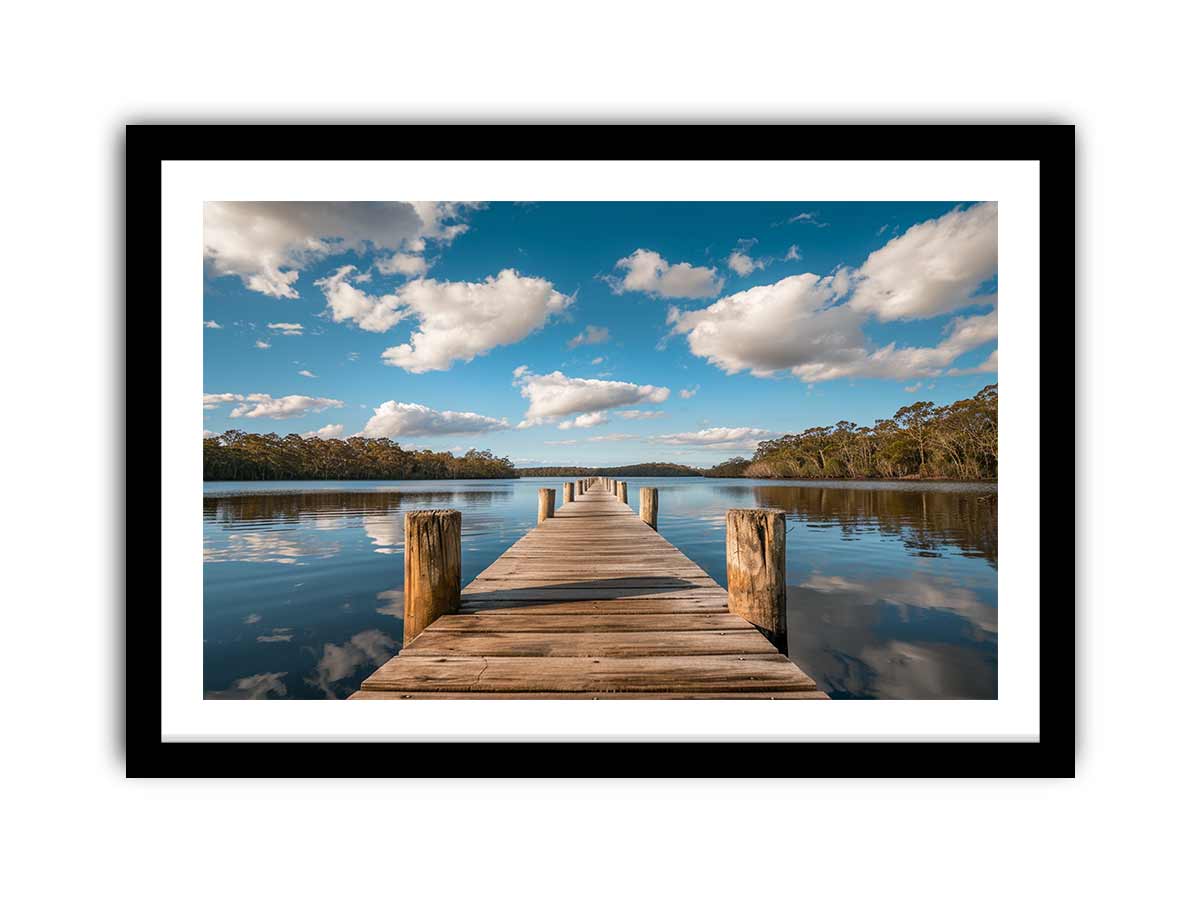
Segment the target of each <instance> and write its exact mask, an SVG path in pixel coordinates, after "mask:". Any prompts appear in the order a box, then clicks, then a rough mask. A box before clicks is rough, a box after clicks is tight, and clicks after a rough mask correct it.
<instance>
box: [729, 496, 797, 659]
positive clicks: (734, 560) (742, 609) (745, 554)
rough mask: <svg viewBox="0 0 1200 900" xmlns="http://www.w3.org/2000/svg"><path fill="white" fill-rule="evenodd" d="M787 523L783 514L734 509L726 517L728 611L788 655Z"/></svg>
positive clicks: (768, 510)
mask: <svg viewBox="0 0 1200 900" xmlns="http://www.w3.org/2000/svg"><path fill="white" fill-rule="evenodd" d="M786 533H787V519H786V517H785V516H784V514H783V510H780V509H731V510H729V511H728V512H727V513H726V514H725V570H726V576H727V583H728V584H729V609H730V611H731V612H733V613H736V614H737V615H739V616H741V617H742V618H743V619H745V620H746V621H747V622H749V623H750V624H752V625H754V626H755V627H756V628H758V629H759V631H761V632H762V633H763V634H764V635H766V637H767V639H768V640H769V641H770V642H771V643H772V644H774V645H775V646H776V647H778V648H779V652H781V653H787V563H786V560H785V557H784V536H785V534H786Z"/></svg>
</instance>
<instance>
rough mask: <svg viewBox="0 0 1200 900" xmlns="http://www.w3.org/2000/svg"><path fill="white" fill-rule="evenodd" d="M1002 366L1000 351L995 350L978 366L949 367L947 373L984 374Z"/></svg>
mask: <svg viewBox="0 0 1200 900" xmlns="http://www.w3.org/2000/svg"><path fill="white" fill-rule="evenodd" d="M999 368H1000V351H999V350H993V351H992V352H991V355H990V356H988V358H987V359H985V360H984V361H983V362H981V363H980V364H979V365H977V366H972V367H971V368H969V369H949V370H948V371H947V372H946V374H947V375H984V374H986V373H988V372H995V371H997V370H999Z"/></svg>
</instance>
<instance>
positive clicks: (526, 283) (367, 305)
mask: <svg viewBox="0 0 1200 900" xmlns="http://www.w3.org/2000/svg"><path fill="white" fill-rule="evenodd" d="M353 271H354V267H353V266H343V267H342V268H340V269H338V270H337V271H336V272H335V273H334V274H333V275H330V276H329V277H328V278H322V279H320V280H318V281H317V282H316V284H317V285H318V286H319V287H320V288H321V290H322V291H323V292H324V294H325V300H326V303H327V304H328V309H329V312H330V315H331V316H332V318H333V320H334V321H335V322H345V321H352V322H354V323H355V324H357V325H358V327H359V328H362V329H363V330H364V331H373V332H384V331H387V330H388V329H390V328H391V327H392V326H394V325H395V324H396V323H398V322H399V321H400V320H401V319H407V318H415V319H416V320H417V321H418V323H419V324H418V325H417V328H416V330H414V331H413V332H412V334H411V335H410V336H409V340H408V343H407V344H400V345H398V346H395V347H389V348H388V349H386V350H385V351H384V352H383V354H382V358H383V361H384V363H386V364H387V365H390V366H397V367H399V368H401V369H405V370H407V371H409V372H414V373H421V372H431V371H445V370H447V369H449V368H450V367H451V366H452V365H453V364H454V363H455V362H456V361H460V360H461V361H464V362H469V361H471V360H472V359H474V358H475V357H476V356H479V355H481V354H484V353H487V352H488V351H489V350H491V349H492V348H494V347H499V346H501V345H504V344H514V343H516V342H517V341H520V340H522V339H523V338H525V337H527V336H528V335H529V334H531V333H532V332H534V331H536V330H538V329H539V328H541V327H542V326H543V325H545V324H546V321H547V319H549V318H550V317H551V316H554V315H557V314H559V313H562V312H563V311H564V310H566V308H567V307H568V306H570V305H571V303H572V302H573V301H574V297H570V296H567V295H566V294H561V293H559V292H558V291H556V290H555V289H554V285H553V284H551V283H550V282H549V281H546V280H545V279H543V278H533V277H528V276H524V275H521V274H519V273H518V272H516V271H515V270H513V269H504V270H503V271H501V272H500V273H499V274H498V275H495V276H489V277H488V278H486V279H484V280H483V281H479V282H468V281H435V280H433V279H424V278H423V279H418V280H416V281H410V282H408V283H407V284H405V285H404V286H403V287H401V288H400V289H399V290H397V291H396V292H395V293H393V294H385V295H381V296H375V295H371V294H367V293H366V292H365V291H363V290H361V289H360V288H358V287H356V286H355V285H354V284H352V283H351V282H350V280H349V276H350V273H351V272H353Z"/></svg>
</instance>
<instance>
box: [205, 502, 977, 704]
mask: <svg viewBox="0 0 1200 900" xmlns="http://www.w3.org/2000/svg"><path fill="white" fill-rule="evenodd" d="M561 481H562V479H530V480H521V481H517V482H507V481H506V482H499V481H497V482H407V483H378V484H375V483H341V484H329V483H303V484H299V483H297V484H290V485H283V484H279V485H271V486H262V485H245V484H243V485H234V486H230V485H208V486H206V494H205V497H204V510H203V512H204V559H205V563H206V565H205V566H204V581H205V600H204V637H205V644H204V687H205V691H206V693H205V696H206V697H208V698H213V699H320V698H335V697H345V696H347V695H348V694H349V693H351V692H353V691H354V690H355V689H356V688H357V687H358V685H359V683H360V682H361V680H362V678H364V677H365V676H366V675H368V674H370V672H371V671H373V670H374V668H375V667H377V666H378V665H380V664H382V663H383V662H384V661H386V660H387V659H388V658H389V657H390V656H391V655H392V654H393V653H394V652H396V650H397V649H398V648H399V646H400V644H401V642H402V640H403V634H404V590H403V584H404V555H403V551H404V533H403V532H404V514H405V513H406V512H407V511H408V510H410V509H419V508H430V507H450V508H455V509H460V510H462V512H463V579H464V582H469V581H470V580H472V579H473V578H474V577H475V576H476V575H478V574H479V572H481V571H482V570H483V569H484V568H486V567H487V566H488V565H490V564H491V563H492V562H493V561H494V560H495V558H496V557H497V556H499V554H500V553H502V552H503V551H504V550H506V549H507V548H508V547H509V546H511V545H512V543H513V542H514V541H515V540H517V539H518V538H519V537H521V536H522V535H523V534H524V533H525V532H526V531H528V530H529V529H530V528H532V527H533V526H534V524H535V519H536V509H537V490H538V488H539V487H547V486H549V487H556V488H557V487H559V486H560V484H561ZM628 481H629V493H630V499H631V500H633V502H634V505H635V507H636V503H637V501H636V499H635V498H636V497H637V495H638V490H637V489H638V488H639V487H640V486H643V485H647V486H653V487H658V488H659V490H660V512H659V527H660V531H661V532H662V534H663V536H664V537H666V538H667V539H668V540H670V541H671V542H672V543H674V544H675V545H676V546H678V547H679V548H680V549H681V550H682V551H683V552H684V553H686V554H687V555H688V556H689V557H691V558H692V559H694V560H695V561H696V562H697V563H698V564H699V565H700V566H702V567H703V568H704V569H705V570H706V571H707V572H708V573H709V574H710V575H712V577H713V578H714V579H716V580H717V582H718V583H720V584H722V585H724V583H725V543H724V542H725V511H726V510H727V509H728V508H730V507H737V506H770V507H776V508H780V509H783V510H784V511H785V512H786V513H787V516H788V520H789V521H788V532H789V533H788V539H787V540H788V551H787V562H788V584H789V587H788V622H789V632H790V636H789V643H790V653H791V655H792V657H793V658H794V659H795V660H796V662H797V663H798V664H799V665H800V666H801V667H802V668H804V669H805V670H806V671H807V672H808V673H809V674H810V675H812V676H813V677H814V678H815V679H816V680H817V682H818V684H819V685H820V686H821V687H822V688H823V689H825V690H827V691H828V692H830V693H831V695H833V696H835V697H855V698H883V699H900V698H951V697H957V698H965V697H970V698H989V697H995V696H996V691H997V676H996V672H997V658H998V651H997V647H998V631H997V622H998V615H997V605H996V571H997V558H998V554H997V537H996V529H997V524H996V523H997V499H996V491H995V488H994V486H989V485H938V484H928V483H921V484H913V483H898V484H880V483H872V484H857V483H839V484H829V483H814V482H786V483H781V482H763V481H752V480H742V479H738V480H722V481H713V480H703V479H670V480H666V479H634V478H631V479H628ZM264 488H265V490H264ZM208 563H213V565H208Z"/></svg>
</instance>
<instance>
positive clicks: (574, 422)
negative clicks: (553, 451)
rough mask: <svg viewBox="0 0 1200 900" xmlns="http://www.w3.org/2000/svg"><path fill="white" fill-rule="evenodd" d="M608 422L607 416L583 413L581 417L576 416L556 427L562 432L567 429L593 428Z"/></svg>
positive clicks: (598, 413)
mask: <svg viewBox="0 0 1200 900" xmlns="http://www.w3.org/2000/svg"><path fill="white" fill-rule="evenodd" d="M607 421H608V414H607V413H602V412H591V413H584V414H583V415H581V416H576V417H575V418H574V419H567V420H566V421H564V422H559V423H558V427H559V428H560V429H562V430H566V429H568V428H594V427H596V426H597V425H603V424H605V423H606V422H607Z"/></svg>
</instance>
